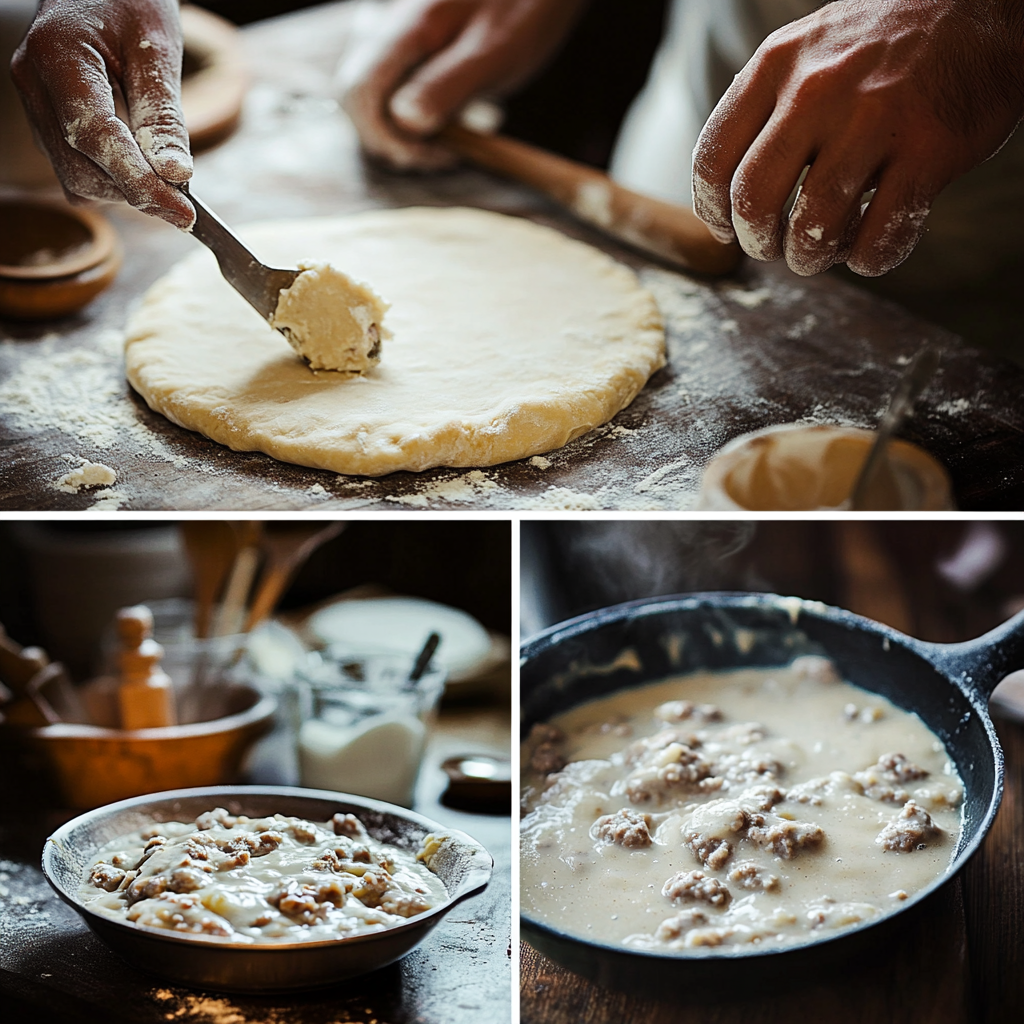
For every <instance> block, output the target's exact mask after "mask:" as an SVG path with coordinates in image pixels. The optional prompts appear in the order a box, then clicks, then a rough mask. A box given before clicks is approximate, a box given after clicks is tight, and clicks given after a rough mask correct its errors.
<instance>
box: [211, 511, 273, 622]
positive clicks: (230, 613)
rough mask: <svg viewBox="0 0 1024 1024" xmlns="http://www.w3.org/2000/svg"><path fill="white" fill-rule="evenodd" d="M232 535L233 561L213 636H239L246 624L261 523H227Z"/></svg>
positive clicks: (248, 521)
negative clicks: (232, 634)
mask: <svg viewBox="0 0 1024 1024" xmlns="http://www.w3.org/2000/svg"><path fill="white" fill-rule="evenodd" d="M228 526H229V527H230V528H231V530H232V531H233V532H234V535H235V561H234V564H233V565H232V566H231V574H230V575H229V577H228V584H227V588H226V590H225V591H224V600H223V602H222V604H221V608H220V614H219V615H218V616H217V624H216V626H215V628H214V635H215V636H227V635H228V634H231V633H238V632H240V631H241V629H242V624H243V623H244V621H245V606H246V602H247V601H248V600H249V593H250V591H251V590H252V581H253V580H254V579H255V578H256V570H257V569H258V568H259V563H260V545H261V543H262V539H263V523H261V522H259V521H258V520H253V519H250V520H244V521H240V522H233V523H228Z"/></svg>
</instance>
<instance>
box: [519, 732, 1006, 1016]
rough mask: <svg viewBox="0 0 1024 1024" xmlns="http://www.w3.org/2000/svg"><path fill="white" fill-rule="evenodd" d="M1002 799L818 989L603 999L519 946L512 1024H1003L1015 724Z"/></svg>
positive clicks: (806, 985)
mask: <svg viewBox="0 0 1024 1024" xmlns="http://www.w3.org/2000/svg"><path fill="white" fill-rule="evenodd" d="M998 725H999V735H1000V740H1001V741H1002V743H1003V747H1004V749H1005V751H1006V755H1007V779H1006V783H1007V785H1006V795H1005V796H1004V797H1003V804H1002V807H1001V809H1000V811H999V816H998V817H997V818H996V821H995V825H994V826H993V828H992V831H991V832H990V833H989V835H988V837H987V839H986V840H985V842H984V844H983V846H982V848H981V850H980V851H979V853H978V855H977V856H976V857H975V858H974V859H973V860H972V861H971V862H970V863H969V864H968V865H967V867H966V868H965V869H964V871H963V872H962V873H961V874H960V875H959V876H958V877H957V878H956V879H954V880H953V881H952V882H951V883H950V884H949V885H947V886H946V887H945V888H944V889H942V890H940V892H939V893H938V894H936V896H935V897H934V898H933V899H932V900H930V901H929V902H928V904H927V905H926V907H925V908H924V909H923V913H922V916H921V918H920V920H918V921H915V922H914V924H913V926H912V927H911V928H909V929H907V930H906V931H905V934H903V935H902V936H901V937H900V941H899V942H897V943H896V944H894V945H893V946H891V947H886V948H884V949H879V950H878V951H877V956H875V957H873V958H872V960H871V962H870V963H869V964H868V965H867V967H865V966H864V965H863V964H860V965H850V969H849V970H846V971H842V972H841V974H840V977H839V978H838V979H836V978H832V979H830V980H829V981H828V983H823V982H822V981H821V979H818V978H813V977H788V976H787V977H780V978H779V980H778V984H777V985H774V986H773V987H772V989H771V991H768V992H765V993H761V994H758V995H756V996H753V995H751V996H740V997H737V996H734V995H732V994H730V993H724V994H723V995H722V997H721V998H717V999H712V1000H711V1001H710V1002H704V1001H694V1000H692V999H688V998H687V996H686V994H685V993H680V996H679V999H678V1000H675V1001H672V1002H665V1001H658V1000H652V999H646V998H643V997H642V996H637V995H627V994H623V993H620V992H613V991H611V990H609V989H604V988H600V987H598V986H596V985H592V984H590V983H589V982H588V981H586V980H585V979H584V978H581V977H580V976H579V975H576V974H572V973H570V972H569V971H566V970H564V969H562V968H561V967H559V966H557V965H556V964H554V963H553V962H552V961H550V960H548V959H546V958H545V957H542V956H540V955H539V954H538V953H537V952H536V951H535V950H533V949H532V948H531V947H530V946H529V945H527V944H526V943H523V945H522V947H521V950H520V986H521V988H520V1001H521V1020H522V1024H579V1022H580V1021H586V1022H587V1024H641V1022H642V1024H691V1022H693V1024H698V1022H699V1024H740V1022H742V1024H782V1022H792V1021H800V1020H815V1021H827V1022H829V1024H848V1022H849V1024H854V1022H864V1024H867V1022H870V1024H890V1022H891V1024H906V1022H908V1021H915V1022H928V1024H1006V1022H1008V1021H1011V1020H1019V1019H1020V1018H1021V1012H1022V1010H1024V942H1022V936H1024V726H1021V725H1018V724H1015V723H1012V722H1008V721H1000V722H999V723H998Z"/></svg>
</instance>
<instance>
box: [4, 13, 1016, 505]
mask: <svg viewBox="0 0 1024 1024" xmlns="http://www.w3.org/2000/svg"><path fill="white" fill-rule="evenodd" d="M350 14H351V10H350V6H349V5H345V4H339V5H326V6H322V7H316V8H312V9H309V10H306V11H302V12H299V13H297V14H294V15H289V16H287V17H284V18H279V19H275V20H273V21H270V22H263V23H260V24H257V25H254V26H251V27H249V28H246V29H244V30H243V32H242V38H243V41H244V43H245V46H246V50H247V54H248V59H249V63H250V66H251V68H252V70H253V74H254V82H253V86H252V88H251V90H250V93H249V96H248V99H247V105H246V110H245V114H244V118H243V123H242V126H241V128H240V129H239V131H238V132H237V133H236V134H235V135H234V136H232V138H231V139H230V140H228V141H227V142H226V143H225V144H224V145H222V146H221V147H219V148H218V149H215V150H212V151H210V152H208V153H205V154H203V155H201V156H200V157H199V158H198V159H197V162H196V178H195V187H196V191H197V192H198V193H199V194H200V195H202V196H203V197H204V199H205V200H206V201H207V202H208V203H209V204H210V205H211V206H212V207H213V208H214V209H215V210H216V211H217V212H218V213H220V214H221V215H222V216H223V217H224V218H225V219H226V220H227V221H228V222H229V223H231V224H233V225H239V226H241V225H244V224H245V223H246V222H247V221H253V220H259V219H267V218H272V217H273V218H277V217H303V216H324V215H337V214H343V213H345V212H354V211H357V210H364V209H368V208H374V207H395V206H406V205H415V204H426V205H457V204H465V205H470V206H480V207H485V208H488V209H493V210H498V211H500V212H505V213H510V214H515V215H519V216H527V217H530V218H532V219H534V220H537V221H539V222H541V223H545V224H550V225H554V226H556V227H558V228H560V229H562V230H564V231H565V232H566V233H568V234H571V235H573V236H575V237H579V238H583V239H586V240H587V241H589V242H591V243H592V244H595V245H597V246H598V247H600V248H602V249H604V250H605V251H607V252H609V253H611V254H612V255H614V256H616V257H617V258H620V259H622V260H623V261H624V262H626V263H628V264H629V265H631V266H633V267H635V268H637V270H638V271H639V272H640V274H641V276H642V278H643V280H644V281H645V282H646V283H647V284H648V285H649V286H650V287H651V288H652V290H653V291H654V292H655V294H656V295H657V297H658V299H659V302H660V303H661V305H662V308H663V310H664V312H665V314H666V317H667V320H668V324H669V335H670V337H669V346H670V354H671V363H670V365H669V366H668V367H667V368H666V369H665V370H662V371H660V372H659V373H658V374H656V375H655V377H654V378H653V379H652V380H651V382H650V383H649V385H648V387H647V388H646V389H645V390H644V392H643V393H642V394H641V395H640V396H639V397H638V398H637V400H636V401H635V402H634V403H633V405H632V406H630V407H629V408H628V409H626V410H624V411H623V412H622V413H620V414H619V416H618V417H616V419H615V420H614V422H613V423H612V424H609V425H607V426H605V427H602V428H600V429H598V430H596V431H593V432H592V433H590V434H588V435H586V436H585V437H582V438H580V439H578V440H577V441H575V442H573V443H572V444H570V445H568V446H567V447H565V448H563V449H561V450H559V451H558V452H555V453H549V454H548V455H547V457H546V458H547V461H548V462H550V465H548V466H545V463H543V462H541V463H540V464H537V463H532V462H531V461H529V460H524V461H522V462H517V463H509V464H506V465H503V466H497V467H493V468H490V469H483V470H477V471H469V470H435V471H431V472H427V473H423V474H412V473H397V474H393V475H392V476H389V477H386V478H383V479H380V480H366V479H358V478H351V477H339V476H337V475H335V474H331V473H326V472H321V471H316V470H307V469H303V468H301V467H296V466H289V465H285V464H282V463H279V462H275V461H274V460H273V459H271V458H269V457H267V456H264V455H262V454H259V453H235V452H231V451H229V450H228V449H225V448H222V447H221V446H219V445H217V444H214V443H212V442H210V441H207V440H206V439H205V438H202V437H200V436H198V435H196V434H192V433H190V432H188V431H185V430H182V429H181V428H179V427H176V426H174V425H173V424H171V423H169V422H168V421H166V420H164V419H163V418H162V417H160V416H158V415H155V414H154V413H152V412H150V411H149V410H148V409H147V408H146V407H145V405H144V404H143V403H142V402H141V401H140V400H139V399H138V398H137V396H135V395H134V394H133V393H132V392H130V390H129V389H128V387H127V385H126V383H125V382H124V378H123V366H122V362H121V357H120V339H121V332H122V331H123V328H124V324H125V321H126V319H127V317H128V314H129V311H130V309H131V306H132V304H133V303H135V302H136V301H137V300H138V298H139V296H140V295H141V294H142V292H143V291H144V290H145V289H146V288H147V287H148V286H149V285H150V284H152V282H153V281H155V280H156V279H157V278H158V277H159V276H160V275H161V274H163V273H164V272H165V271H166V270H167V269H168V268H169V267H170V266H171V265H172V264H173V263H174V262H175V261H176V260H178V259H180V258H181V257H182V256H184V255H187V254H188V253H189V252H191V251H192V250H193V249H194V247H195V246H196V245H198V243H197V242H195V241H194V240H193V239H191V238H188V237H185V236H182V235H180V234H179V233H177V232H175V231H174V229H172V228H170V227H168V226H166V225H163V224H160V223H159V222H157V221H154V220H152V219H151V218H147V217H144V216H143V215H141V214H138V213H135V212H134V211H131V210H127V209H124V208H119V209H117V210H115V211H114V212H113V217H114V220H115V223H116V225H117V227H118V229H119V231H120V232H121V234H122V237H123V239H124V242H125V249H126V261H125V268H124V270H123V271H122V273H121V276H120V277H119V279H118V281H117V282H116V283H115V285H114V287H113V288H112V289H111V290H110V291H109V292H107V293H106V294H105V295H103V296H102V297H101V298H99V299H98V300H97V301H96V302H95V303H93V305H91V306H90V307H88V308H87V309H86V310H85V311H84V312H83V313H81V314H79V315H78V316H76V317H74V318H71V319H68V320H64V321H59V322H53V323H48V324H42V325H36V326H28V325H19V324H16V323H13V322H4V323H2V324H0V446H2V451H3V457H2V459H0V509H17V510H50V509H54V510H74V509H88V508H100V509H108V508H115V507H117V508H123V509H132V510H143V509H147V510H148V509H184V510H190V509H216V510H221V509H238V510H241V509H283V510H311V509H315V510H317V511H321V512H342V511H351V510H360V509H365V510H382V511H383V510H386V511H396V510H403V509H407V510H422V509H427V508H437V509H454V510H465V511H478V510H500V509H512V508H519V509H536V510H540V511H549V510H558V509H579V510H585V509H595V508H610V509H637V510H640V509H651V510H674V509H685V508H688V507H690V506H691V505H692V503H693V500H694V498H695V495H696V490H697V486H698V483H699V478H700V472H701V469H702V467H703V465H704V464H705V463H706V461H707V460H708V459H709V458H710V457H711V456H712V455H713V453H714V452H715V451H716V450H717V449H718V448H719V447H721V445H723V444H724V443H725V442H726V441H728V440H729V439H731V438H733V437H735V436H737V435H738V434H741V433H744V432H746V431H749V430H754V429H757V428H759V427H762V426H765V425H767V424H770V423H779V422H787V421H794V420H801V419H808V420H812V421H828V422H837V423H848V424H854V425H861V426H870V425H873V424H874V423H875V422H876V421H877V418H878V416H879V414H880V412H881V410H882V409H883V408H884V406H885V402H886V398H887V395H888V394H889V392H890V391H891V390H892V388H893V386H894V384H895V381H896V380H897V378H898V375H899V373H900V371H901V369H902V367H903V365H904V364H905V363H906V361H907V359H908V357H909V355H910V354H911V353H912V352H913V351H914V350H915V349H916V348H917V347H918V346H919V345H921V344H922V342H924V341H925V340H927V339H932V338H940V337H947V338H948V340H949V341H950V344H951V345H952V346H953V351H952V354H951V355H950V356H949V357H948V358H947V360H946V363H945V365H944V367H943V369H942V371H941V372H940V374H939V375H938V377H937V378H936V379H935V381H934V383H933V384H932V386H931V387H930V388H929V390H928V392H927V393H926V395H925V397H924V399H923V400H922V402H921V404H920V407H919V410H918V412H917V413H916V415H915V416H914V418H913V419H912V420H911V421H910V422H909V423H908V425H907V426H906V428H905V429H904V431H903V434H904V436H906V437H908V438H909V439H911V440H914V441H917V442H918V443H920V444H921V445H922V446H923V447H925V448H926V449H928V450H929V451H931V452H932V453H933V454H934V455H935V456H936V457H937V458H938V459H939V460H940V461H941V462H943V463H944V464H945V465H946V466H947V467H948V468H949V470H950V472H951V474H952V477H953V481H954V487H955V492H956V498H957V502H958V504H959V506H960V507H961V508H964V509H999V508H1004V509H1019V508H1021V507H1022V506H1024V407H1022V406H1021V403H1020V400H1019V396H1020V394H1021V392H1022V390H1024V370H1021V369H1019V368H1017V367H1015V366H1013V365H1012V364H1010V363H1007V362H1003V361H1001V360H998V359H995V358H991V357H989V356H986V355H984V354H982V353H979V352H977V351H975V350H972V349H969V348H966V347H962V346H960V345H959V344H958V343H957V342H956V341H955V340H954V339H952V338H951V337H950V336H947V335H944V334H943V332H942V331H941V330H939V329H938V328H936V327H933V326H930V325H928V324H926V323H924V322H923V321H921V320H919V319H917V318H915V317H913V316H910V315H909V314H906V313H904V312H902V311H901V310H900V309H898V308H897V307H895V306H892V305H891V304H888V303H885V302H883V301H880V300H879V299H877V298H875V297H873V296H871V295H869V294H868V293H866V292H864V291H861V290H859V289H857V288H854V287H851V286H849V285H847V284H846V283H844V282H842V281H840V280H838V279H836V278H835V277H833V276H830V275H824V276H821V277H818V278H813V279H810V280H805V279H801V278H798V277H796V276H795V275H793V274H791V273H790V272H789V271H788V270H786V269H785V267H783V266H781V265H770V266H763V265H758V264H754V263H752V262H747V263H745V264H744V265H743V266H742V268H741V270H740V271H739V273H738V274H737V276H736V277H735V278H732V279H727V280H722V281H717V282H713V281H705V280H698V279H696V278H689V277H686V276H684V275H681V274H676V273H674V272H671V271H668V270H666V269H664V268H662V267H659V266H657V265H656V264H655V263H653V262H651V261H649V260H646V259H644V258H642V257H638V256H637V255H635V254H633V253H631V252H629V251H627V250H625V249H624V248H622V247H619V246H617V245H614V244H611V243H609V242H607V241H606V240H604V239H603V238H602V237H601V236H600V235H598V234H597V233H595V232H591V231H589V230H587V229H585V228H583V227H581V226H580V225H578V224H576V223H575V222H574V221H572V220H571V219H570V218H569V217H567V216H565V215H564V214H563V213H561V212H560V211H558V210H557V209H555V208H554V207H553V206H551V205H550V204H548V203H546V202H545V201H543V200H542V199H540V198H539V197H538V196H537V195H535V194H533V193H531V192H530V191H529V190H527V189H525V188H521V187H518V186H515V185H512V184H509V183H507V182H503V181H500V180H499V179H497V178H493V177H490V176H487V175H484V174H482V173H478V172H474V171H470V170H461V171H458V172H456V173H453V174H448V175H441V176H433V177H419V176H402V175H397V174H392V173H389V172H386V171H382V170H379V169H376V168H373V167H370V166H368V165H366V164H364V163H363V161H362V160H361V158H360V156H359V153H358V145H357V140H356V138H355V136H354V133H353V131H352V129H351V127H350V125H349V124H348V123H347V122H346V120H345V119H344V118H343V117H342V116H341V115H340V113H339V111H338V109H337V103H336V101H335V99H334V97H333V88H334V86H333V74H334V69H335V65H336V63H337V57H338V54H339V52H340V51H341V48H342V45H343V42H344V38H345V33H346V27H347V21H348V18H349V16H350ZM241 234H242V235H243V237H244V228H243V229H242V230H241ZM65 455H68V456H72V457H81V458H87V459H89V460H92V461H98V462H103V463H105V464H106V465H109V466H111V467H112V468H114V469H115V470H116V471H117V473H118V483H117V485H116V486H115V488H114V489H113V493H111V494H107V495H102V494H101V495H100V496H97V495H95V494H88V493H82V494H69V493H64V492H61V491H58V490H55V489H54V486H53V484H54V481H56V480H57V479H59V478H60V477H61V476H62V475H63V474H64V473H66V472H67V468H68V462H67V460H65V458H64V456H65Z"/></svg>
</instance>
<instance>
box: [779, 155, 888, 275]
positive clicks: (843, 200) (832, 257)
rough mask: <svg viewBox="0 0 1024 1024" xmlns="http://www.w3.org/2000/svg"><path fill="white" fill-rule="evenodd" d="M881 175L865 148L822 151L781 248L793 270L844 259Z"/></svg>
mask: <svg viewBox="0 0 1024 1024" xmlns="http://www.w3.org/2000/svg"><path fill="white" fill-rule="evenodd" d="M877 176H878V168H877V167H876V166H875V164H874V162H873V161H872V160H871V158H870V157H868V156H867V152H866V151H863V152H862V151H858V150H856V149H854V150H853V151H852V152H851V151H850V150H849V149H848V148H839V149H838V151H837V150H833V149H829V150H826V151H824V152H822V153H820V154H819V155H818V157H817V159H816V160H815V161H814V164H813V165H812V166H811V168H810V170H809V171H808V172H807V177H806V178H805V180H804V182H803V184H802V186H801V187H800V191H799V193H798V195H797V198H796V202H795V203H794V204H793V210H792V212H791V213H790V216H789V219H788V221H787V223H786V226H785V235H784V243H783V249H784V253H785V257H786V263H787V264H788V265H789V268H790V269H791V270H792V271H794V272H795V273H797V274H800V275H801V276H802V277H810V276H811V275H813V274H820V273H821V272H822V271H824V270H828V268H829V267H831V266H834V265H835V264H837V263H842V262H844V261H845V260H846V258H847V256H848V254H849V252H850V251H851V248H852V246H853V244H854V241H855V239H856V236H857V232H858V230H859V227H860V220H861V197H862V196H863V195H864V193H865V192H866V191H867V190H868V189H869V188H870V187H871V184H872V183H873V181H874V180H875V178H876V177H877ZM781 254H782V253H780V254H779V255H781ZM774 258H777V257H774Z"/></svg>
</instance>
